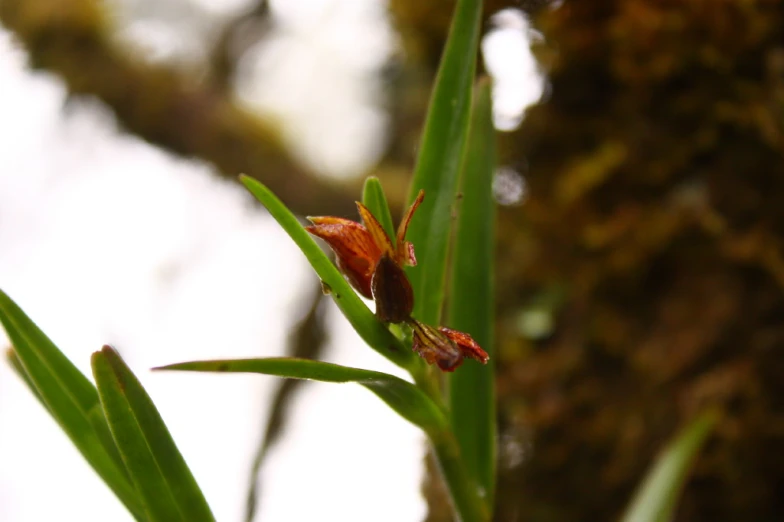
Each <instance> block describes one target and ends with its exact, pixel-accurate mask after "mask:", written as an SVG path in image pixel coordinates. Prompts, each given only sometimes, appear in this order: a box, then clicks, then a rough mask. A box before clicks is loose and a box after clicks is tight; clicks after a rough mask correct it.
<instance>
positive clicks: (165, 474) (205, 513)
mask: <svg viewBox="0 0 784 522" xmlns="http://www.w3.org/2000/svg"><path fill="white" fill-rule="evenodd" d="M91 362H92V367H93V375H94V376H95V382H96V384H97V386H98V394H99V395H100V398H101V404H102V405H103V409H104V412H105V413H106V418H107V419H108V421H109V426H110V427H111V430H112V435H113V436H114V439H115V441H116V443H117V447H118V448H119V449H120V453H121V455H122V458H123V461H124V462H125V465H126V466H127V468H128V471H129V472H130V475H131V479H132V480H133V482H134V484H135V485H136V488H137V490H138V491H139V495H140V497H141V499H142V501H143V502H144V504H145V507H146V509H147V513H148V515H149V517H150V519H151V520H154V521H160V522H174V521H177V520H182V521H184V522H200V521H213V520H215V518H214V517H213V516H212V513H211V512H210V508H209V506H208V505H207V501H206V500H205V499H204V495H203V494H202V492H201V490H200V489H199V486H198V485H197V484H196V481H195V480H194V478H193V475H192V474H191V472H190V470H189V469H188V466H187V464H186V463H185V459H183V458H182V455H181V454H180V452H179V450H178V449H177V446H176V445H175V444H174V441H173V440H172V437H171V435H170V434H169V430H168V429H167V428H166V425H165V424H164V423H163V419H161V416H160V414H159V413H158V410H157V408H155V405H154V404H153V403H152V400H151V399H150V397H149V395H147V392H146V391H145V390H144V388H142V385H141V383H140V382H139V380H138V379H137V378H136V376H135V375H134V374H133V373H132V372H131V370H130V369H129V368H128V366H126V364H125V362H124V361H123V360H122V359H121V358H120V356H119V355H118V354H117V352H115V351H114V350H113V349H112V348H110V347H108V346H104V347H103V349H102V350H101V351H100V352H95V353H94V354H93V356H92V361H91Z"/></svg>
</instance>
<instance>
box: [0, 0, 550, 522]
mask: <svg viewBox="0 0 784 522" xmlns="http://www.w3.org/2000/svg"><path fill="white" fill-rule="evenodd" d="M172 1H174V0H172ZM178 1H179V2H180V3H182V2H187V1H188V0H178ZM309 3H310V5H311V6H313V9H314V10H313V11H304V10H302V9H299V10H297V9H295V8H294V7H293V4H294V2H290V3H285V2H273V6H274V7H277V9H278V14H279V16H280V20H281V24H280V26H279V30H278V31H277V32H276V33H275V34H274V35H273V36H272V41H271V46H272V47H270V48H268V49H267V50H266V51H259V52H258V53H256V54H255V55H252V56H253V58H252V60H251V62H250V65H249V69H248V70H249V73H250V75H249V78H250V82H249V83H248V84H246V85H245V86H244V87H243V90H242V94H243V96H244V97H245V99H246V100H247V101H248V102H249V103H251V104H253V105H254V106H256V107H258V108H259V110H264V111H267V112H270V111H273V112H274V113H275V115H276V116H278V117H280V118H281V119H282V120H283V121H285V122H287V123H286V125H287V127H286V129H287V130H286V132H287V135H289V137H290V139H291V140H292V142H295V141H296V142H297V143H299V144H301V147H300V148H299V149H298V153H299V154H300V155H301V156H302V157H304V158H306V159H307V160H308V161H310V162H312V163H313V164H315V165H318V166H319V167H320V168H322V169H323V170H324V171H325V172H326V173H328V174H332V175H345V174H347V173H351V174H356V173H358V172H361V171H363V170H364V169H366V168H367V167H368V166H369V165H371V164H372V162H373V161H374V160H375V158H376V157H377V155H378V154H379V153H380V151H381V147H382V145H383V135H384V127H385V122H386V120H385V116H384V115H383V113H381V112H380V111H379V110H378V108H377V107H378V104H379V99H378V92H377V89H378V86H377V85H375V83H373V82H374V81H375V80H374V79H373V74H372V73H373V71H374V70H375V69H376V68H377V67H378V65H379V64H380V63H381V62H382V61H383V58H384V56H386V55H387V53H389V52H391V50H392V48H393V46H394V35H393V33H392V31H391V30H390V28H389V27H388V24H387V22H386V20H385V18H384V17H383V5H382V4H381V3H379V2H366V1H361V2H357V1H355V2H351V1H343V2H341V1H339V0H309ZM242 4H243V2H242V1H240V0H238V1H237V2H233V3H231V4H227V5H231V6H232V8H233V9H238V8H241V7H242ZM125 5H126V6H130V7H133V8H134V9H136V10H137V12H138V10H139V9H140V7H139V6H143V2H132V1H131V0H127V1H126V2H125ZM194 5H195V4H194ZM198 5H199V6H200V7H201V8H203V9H206V10H207V11H206V12H209V13H217V15H220V16H228V14H230V12H229V11H230V10H229V11H222V10H221V9H217V8H216V7H215V5H217V4H215V0H199V2H198ZM287 6H288V7H287ZM227 9H228V8H227ZM131 10H133V9H131ZM313 13H317V14H319V16H325V17H327V19H328V20H329V22H328V23H324V21H323V19H321V20H319V18H318V17H316V16H315V15H314V14H313ZM201 14H202V15H203V13H201ZM200 16H201V15H200ZM166 27H167V26H166V24H165V23H163V22H161V23H159V25H158V26H155V27H153V28H152V29H150V28H149V27H147V28H144V27H142V28H141V29H140V28H138V27H137V28H136V29H134V30H133V31H130V33H129V35H130V36H133V34H137V33H138V34H142V35H143V34H147V35H152V36H151V40H150V41H153V40H154V42H153V44H154V45H153V44H151V45H153V47H154V46H155V45H157V46H158V51H161V49H162V48H165V47H166V46H167V45H169V44H168V43H167V42H169V43H170V42H174V41H177V39H176V38H170V35H169V36H167V35H166V34H164V33H165V32H166V31H167V30H168V29H167V28H166ZM317 27H321V28H322V30H320V31H316V30H315V28H317ZM359 30H362V31H364V32H357V31H359ZM134 31H136V33H134ZM351 31H355V33H351ZM352 34H354V36H351V35H352ZM363 34H364V35H365V36H367V35H370V36H367V38H365V37H363V36H362V35H363ZM516 34H518V36H519V37H518V40H517V44H514V43H513V44H511V45H510V44H508V43H507V45H505V46H501V47H502V48H503V49H507V50H509V49H511V51H509V52H511V53H512V54H510V56H512V58H511V62H512V63H514V67H512V68H513V69H517V68H519V67H520V63H519V58H515V57H516V56H517V57H519V56H521V55H520V54H519V53H520V49H521V48H520V45H522V44H520V42H523V44H524V43H525V40H524V39H521V38H522V35H523V34H524V33H523V32H522V31H520V30H519V28H518V30H517V33H516ZM156 35H157V36H156ZM130 36H129V37H130ZM355 37H356V38H365V39H364V40H363V41H365V42H366V45H364V46H360V47H357V46H356V45H354V43H353V41H354V40H353V38H355ZM155 42H157V43H155ZM147 43H148V44H149V43H150V42H147ZM515 45H516V46H517V47H515ZM270 49H277V51H275V52H270ZM515 49H516V50H515ZM164 50H165V49H164ZM514 53H518V54H514ZM165 54H166V53H165V52H163V53H162V56H165ZM283 56H286V59H283V58H282V57H283ZM522 56H523V57H525V54H524V53H523V55H522ZM330 60H332V61H330ZM303 71H304V72H303ZM518 72H519V71H518ZM263 77H267V78H270V79H269V80H266V81H264V82H262V80H261V79H260V78H263ZM314 78H318V79H319V82H320V83H319V89H317V91H319V92H321V93H322V94H324V96H325V98H321V99H316V98H315V97H313V96H312V91H311V90H310V88H309V86H310V85H312V84H313V81H314V80H313V79H314ZM531 78H532V76H531V75H530V74H529V76H528V81H529V84H530V82H531V81H532V80H531ZM534 83H536V82H534ZM325 85H329V86H330V87H329V88H325ZM536 85H538V86H539V91H538V92H541V83H538V84H536ZM534 92H537V91H534ZM0 93H1V95H0V114H2V115H3V116H2V118H0V288H2V289H3V290H5V291H6V292H7V293H8V294H9V295H11V297H12V298H14V299H15V300H16V301H17V302H18V303H19V304H20V305H21V306H22V307H23V308H24V309H25V310H26V312H27V313H28V314H29V315H30V316H31V317H32V318H33V319H34V320H35V321H36V322H37V323H38V324H39V326H41V327H42V329H43V330H44V331H45V332H46V333H47V334H48V335H49V336H50V337H51V338H52V339H53V340H54V341H55V343H56V344H57V345H58V346H60V348H61V349H62V350H63V351H64V352H65V353H66V354H67V355H68V356H69V357H70V358H71V359H72V360H73V361H74V362H75V363H76V364H77V366H79V368H80V369H81V370H82V371H83V372H85V373H87V374H88V375H89V356H90V353H91V352H92V351H94V350H97V349H99V348H100V346H101V345H102V344H105V343H109V344H113V345H114V346H116V348H118V349H119V350H120V352H121V353H122V355H123V356H124V357H125V358H126V360H127V362H128V363H129V364H130V366H131V367H132V368H133V370H134V371H135V372H136V373H137V375H138V376H139V377H140V379H141V380H142V382H143V383H144V385H145V387H146V388H147V390H148V391H149V393H150V394H151V396H152V398H153V400H154V401H155V402H156V404H157V406H158V408H159V409H160V411H161V414H162V415H163V417H164V419H165V420H166V422H167V424H168V426H169V429H170V430H171V432H172V434H173V436H174V439H175V441H176V442H177V443H178V446H179V448H180V450H181V451H182V453H183V454H184V456H185V458H186V459H187V461H188V462H189V464H190V465H191V468H192V470H193V472H194V474H195V476H196V479H197V481H198V482H199V484H200V485H201V487H202V489H203V490H204V492H205V495H206V497H207V499H208V501H209V502H210V505H211V506H212V508H213V511H214V513H215V515H216V517H217V519H218V520H219V521H221V522H223V521H239V520H241V519H242V513H243V509H244V505H245V495H246V487H247V482H248V472H249V466H250V459H251V457H252V454H253V451H254V450H255V444H256V442H257V439H258V433H259V431H260V429H261V421H262V418H263V417H264V416H265V415H266V413H267V407H268V402H269V396H270V393H271V391H272V390H273V383H274V380H273V378H270V377H263V376H244V375H232V376H215V375H207V374H204V375H199V374H173V373H172V374H151V373H150V372H149V371H148V370H147V369H148V368H150V367H152V366H156V365H160V364H165V363H170V362H176V361H181V360H190V359H200V358H217V357H225V358H230V357H250V356H270V355H280V354H281V353H282V350H283V342H284V339H285V333H286V331H287V330H288V328H289V327H290V325H291V324H292V323H294V322H295V320H296V319H297V318H298V317H299V314H300V313H301V312H302V311H301V310H298V309H297V308H296V307H297V305H299V304H300V299H299V298H300V297H301V296H302V295H303V293H304V292H307V291H308V290H306V286H305V282H306V281H312V280H314V276H313V275H312V273H311V271H310V269H309V267H308V266H307V265H306V263H305V261H304V259H303V257H302V256H301V254H300V253H299V252H298V251H297V250H296V248H295V247H294V246H293V244H292V243H291V241H290V240H289V239H288V238H287V237H286V236H285V234H284V233H283V232H282V231H281V230H280V229H279V228H278V227H277V225H276V224H275V223H274V222H273V221H272V220H271V219H270V218H268V217H267V216H266V215H265V214H264V213H263V212H262V211H261V210H260V209H259V207H258V206H257V205H255V204H253V202H252V201H251V198H250V197H249V196H248V195H247V194H245V192H244V190H243V189H241V188H240V187H239V186H238V184H237V183H234V182H230V181H226V180H223V179H220V178H218V177H217V176H216V175H215V174H214V173H213V172H212V170H211V168H210V167H208V166H206V165H205V164H203V163H200V162H195V161H184V160H181V159H177V158H174V157H172V156H170V155H168V154H166V153H163V152H161V151H160V150H158V149H155V148H153V147H151V146H149V145H147V144H145V143H143V142H141V141H139V140H137V139H134V138H132V137H129V136H128V135H126V134H124V133H123V132H121V131H119V130H118V129H117V126H116V123H115V121H114V119H113V117H112V115H111V114H110V113H109V112H108V111H106V110H105V109H104V108H102V107H101V106H100V105H99V104H97V103H91V102H77V103H73V104H71V105H69V107H68V109H67V110H65V111H64V110H63V104H64V101H65V91H64V89H63V87H62V86H61V84H60V83H59V81H58V80H57V79H56V78H54V77H52V76H50V75H46V74H42V73H36V74H32V73H31V72H29V71H27V70H26V67H25V57H24V54H23V53H22V52H21V51H20V50H19V49H17V48H16V47H15V46H14V44H13V43H12V41H11V38H10V36H9V35H8V34H7V33H5V32H3V31H2V30H0ZM536 97H538V94H537V95H536ZM529 98H531V99H535V97H533V98H532V97H531V96H529ZM528 103H530V101H529V102H528ZM506 106H507V107H508V104H507V105H506ZM505 110H507V111H508V110H510V109H505ZM521 110H522V106H520V108H519V109H518V111H521ZM345 114H352V115H353V116H354V118H353V119H352V118H345V117H344V116H345ZM329 318H330V325H331V336H332V341H331V343H330V346H329V349H328V354H327V357H326V358H327V359H328V360H330V361H333V362H338V363H342V364H348V365H352V366H357V367H364V368H372V369H377V370H381V371H391V372H393V373H398V372H396V370H395V369H394V368H392V367H391V365H390V364H389V363H387V362H386V361H385V360H383V359H382V358H381V357H380V356H378V355H377V354H375V353H374V352H372V351H371V350H370V349H369V348H367V347H365V346H364V345H363V344H362V343H361V341H359V339H358V338H357V337H356V335H355V334H354V333H353V331H351V329H350V327H349V326H348V325H347V323H346V321H345V320H343V318H342V317H341V316H340V314H339V312H337V311H336V309H335V308H334V306H333V307H332V308H331V309H330V312H329ZM5 339H6V338H5V337H4V333H2V332H0V347H2V346H3V345H4V344H5V343H6V340H5ZM398 374H399V373H398ZM293 412H294V417H293V419H292V422H291V425H290V427H289V429H288V430H287V432H286V435H285V438H284V440H283V442H282V443H281V444H280V446H279V447H278V448H276V450H275V451H274V452H273V453H272V455H271V457H270V458H269V461H268V464H267V466H266V467H265V469H264V474H263V484H264V486H265V489H264V496H263V498H262V504H261V505H262V510H261V513H260V514H259V516H258V517H257V519H258V520H262V519H263V520H265V521H271V522H276V521H290V520H341V521H367V520H371V519H372V520H376V521H385V520H389V521H400V520H419V519H422V518H423V517H424V515H425V505H424V502H423V500H422V498H421V495H420V493H419V491H420V486H421V484H420V483H421V473H422V471H421V467H422V458H423V454H424V448H423V444H422V438H421V436H420V434H419V432H418V430H416V429H415V428H414V427H412V426H410V425H409V424H407V423H406V422H405V421H404V420H402V419H400V418H399V417H397V416H396V414H394V413H393V412H392V411H391V410H389V409H388V408H386V407H385V406H384V405H383V404H382V403H381V402H380V401H379V400H378V399H377V398H376V397H375V396H373V395H372V394H370V393H369V392H367V391H366V390H364V389H362V388H361V387H359V386H356V385H327V384H311V385H309V386H308V387H307V388H306V389H305V390H304V392H303V393H300V395H299V396H298V398H297V401H296V403H295V407H294V410H293ZM0 520H3V521H8V522H40V521H46V520H80V521H83V522H90V521H101V522H104V521H107V520H111V521H122V520H130V517H129V516H128V515H127V514H126V513H125V511H124V509H123V507H122V506H121V505H120V503H119V502H118V501H117V500H116V499H115V498H114V497H113V495H112V494H111V492H109V490H108V489H107V488H106V487H105V486H103V484H102V483H101V481H100V479H98V478H97V476H96V475H95V474H94V473H93V472H92V470H91V469H90V468H89V466H88V465H87V464H86V463H85V462H84V461H83V460H82V458H81V456H80V455H79V454H78V453H77V452H76V450H75V449H73V447H72V445H71V443H70V441H68V440H67V438H66V437H65V436H64V435H62V434H61V432H60V430H59V429H58V428H57V426H56V425H55V423H54V422H53V421H52V420H51V419H50V418H49V417H48V415H47V414H46V413H45V412H44V410H43V409H42V408H41V407H40V406H39V405H38V404H37V403H36V401H35V400H34V399H33V397H32V395H31V394H30V393H29V392H28V391H27V390H26V389H25V387H24V385H23V384H22V383H21V382H20V381H19V379H18V378H17V377H16V376H15V375H14V374H13V373H12V372H11V370H10V369H9V368H8V367H7V365H6V364H4V363H0Z"/></svg>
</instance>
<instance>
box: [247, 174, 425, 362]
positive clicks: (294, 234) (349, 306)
mask: <svg viewBox="0 0 784 522" xmlns="http://www.w3.org/2000/svg"><path fill="white" fill-rule="evenodd" d="M240 181H242V183H243V184H244V185H245V186H246V187H247V189H248V190H249V191H250V192H251V194H253V195H254V196H255V197H256V199H258V200H259V201H260V202H261V203H262V205H264V206H265V207H266V208H267V210H268V211H269V213H270V215H271V216H272V217H273V218H275V220H276V221H277V222H278V224H280V226H281V227H283V230H285V231H286V233H287V234H288V235H289V236H290V237H291V239H293V240H294V242H295V243H296V244H297V246H298V247H299V249H300V250H301V251H302V253H303V254H305V257H306V258H307V259H308V261H309V262H310V264H311V266H312V267H313V269H314V270H315V271H316V273H317V274H318V276H319V277H320V278H321V280H322V281H323V282H324V283H326V284H327V285H328V286H329V288H330V290H331V292H330V295H331V296H332V298H333V299H334V300H335V303H337V305H338V307H339V308H340V310H341V312H343V315H345V316H346V318H347V319H348V321H349V322H350V323H351V326H353V327H354V330H356V331H357V333H358V334H359V335H360V337H362V339H363V340H364V341H365V342H366V343H367V344H368V345H370V347H371V348H373V349H374V350H376V351H377V352H378V353H380V354H381V355H383V356H384V357H386V358H387V359H389V360H390V361H392V362H393V363H395V364H397V365H398V366H401V367H403V368H413V367H415V366H414V365H415V364H416V356H415V355H414V353H413V352H412V351H411V350H410V349H409V348H406V347H404V346H403V344H402V343H401V342H400V341H399V340H398V339H397V338H396V337H395V336H394V335H392V334H391V333H390V331H389V330H388V329H387V328H386V326H384V324H382V323H381V322H380V321H379V320H378V319H377V318H376V316H375V315H373V312H371V311H370V309H369V308H368V307H367V306H366V305H365V303H363V302H362V300H361V299H360V298H359V297H358V296H357V294H356V293H355V292H354V290H353V289H352V288H351V287H350V286H349V284H348V283H347V282H346V280H345V279H343V276H342V275H341V274H340V272H338V269H337V268H336V267H335V265H334V264H333V263H332V261H330V259H329V258H328V257H327V255H326V254H325V253H324V252H323V251H322V250H321V248H319V246H318V245H317V244H316V242H315V241H314V240H313V238H312V237H311V236H310V234H308V232H307V231H306V230H305V229H304V228H303V227H302V225H301V224H300V222H299V221H297V218H296V217H294V215H293V214H292V213H291V212H290V211H289V209H287V208H286V206H285V205H284V204H283V203H282V202H281V201H280V200H279V199H278V198H277V197H276V196H275V195H274V194H273V193H272V192H270V190H269V189H268V188H267V187H265V186H264V185H262V184H261V183H259V182H258V181H256V180H255V179H253V178H250V177H248V176H244V175H243V176H240Z"/></svg>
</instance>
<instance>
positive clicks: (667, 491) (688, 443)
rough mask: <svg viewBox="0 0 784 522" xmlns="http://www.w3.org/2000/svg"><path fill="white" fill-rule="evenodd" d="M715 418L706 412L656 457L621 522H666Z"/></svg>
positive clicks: (715, 413)
mask: <svg viewBox="0 0 784 522" xmlns="http://www.w3.org/2000/svg"><path fill="white" fill-rule="evenodd" d="M718 419H719V415H718V412H716V411H714V410H709V411H706V412H705V413H703V414H702V415H700V416H699V417H697V418H696V419H695V420H694V421H692V423H691V424H689V425H688V426H687V427H686V428H684V430H683V431H682V432H681V433H680V434H679V435H678V437H677V438H676V439H675V440H673V441H672V442H671V443H670V444H669V445H668V446H667V447H666V448H665V449H664V451H663V452H662V454H661V455H659V457H658V458H657V460H656V462H655V463H654V465H653V467H652V468H651V469H650V471H649V472H648V474H647V475H646V477H645V480H643V482H642V484H640V488H639V489H638V490H637V493H635V495H634V499H633V500H632V502H631V504H630V505H629V508H628V509H627V511H626V514H625V515H624V517H623V519H622V520H623V522H668V521H670V520H672V519H673V516H674V512H675V506H676V503H677V500H678V496H679V495H680V492H681V490H682V489H683V486H684V484H685V482H686V477H687V476H688V472H689V469H690V467H691V465H692V463H693V462H694V460H695V458H696V457H697V452H698V451H699V449H700V447H701V446H702V444H703V442H704V441H705V439H706V438H707V437H708V435H709V434H710V432H711V430H712V429H713V427H714V426H715V424H716V422H717V421H718Z"/></svg>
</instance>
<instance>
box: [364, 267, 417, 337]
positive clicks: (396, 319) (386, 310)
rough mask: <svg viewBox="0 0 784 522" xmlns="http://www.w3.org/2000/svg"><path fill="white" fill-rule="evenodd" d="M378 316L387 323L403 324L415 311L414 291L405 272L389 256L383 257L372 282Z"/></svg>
mask: <svg viewBox="0 0 784 522" xmlns="http://www.w3.org/2000/svg"><path fill="white" fill-rule="evenodd" d="M371 289H372V290H373V299H375V301H376V315H377V316H378V318H379V319H380V320H382V321H384V322H385V323H402V322H403V321H406V320H408V318H409V317H410V316H411V311H412V310H413V309H414V290H413V288H411V283H410V282H409V281H408V277H406V273H405V271H403V269H402V268H401V267H400V265H398V264H397V263H396V262H395V261H393V260H392V259H391V258H390V257H389V256H388V255H387V254H384V255H382V256H381V259H380V260H379V261H378V264H377V265H376V270H375V272H373V279H372V281H371Z"/></svg>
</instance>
